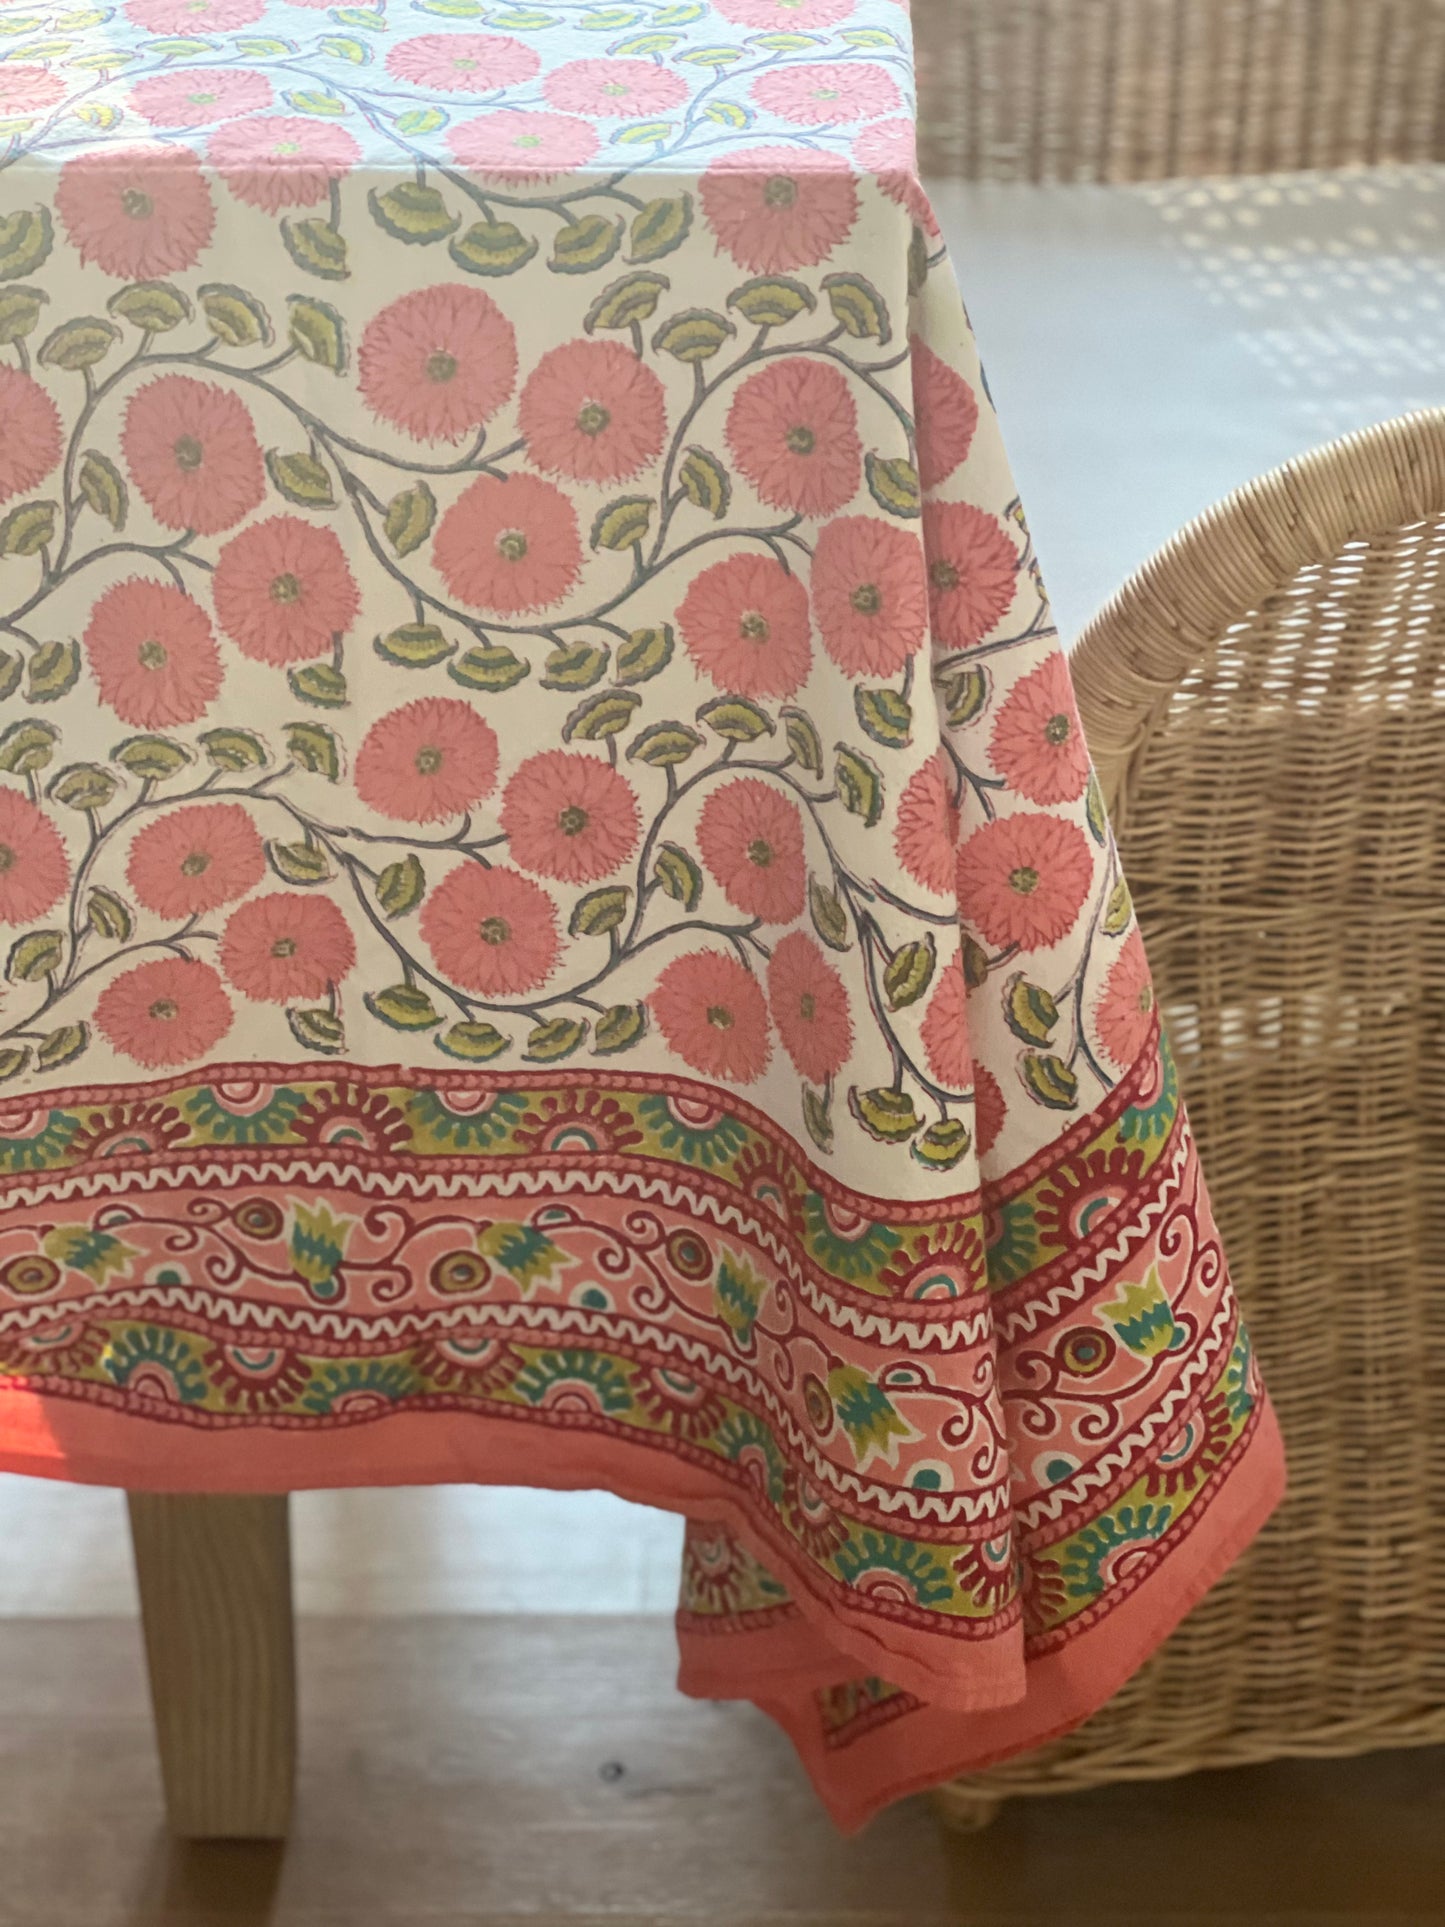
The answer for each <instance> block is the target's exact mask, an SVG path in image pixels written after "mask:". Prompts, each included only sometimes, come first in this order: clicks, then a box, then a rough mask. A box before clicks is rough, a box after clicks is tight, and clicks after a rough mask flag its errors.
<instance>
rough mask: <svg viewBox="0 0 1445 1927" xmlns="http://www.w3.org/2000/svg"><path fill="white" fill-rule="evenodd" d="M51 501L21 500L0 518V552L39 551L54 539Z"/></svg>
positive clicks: (54, 507) (54, 511) (55, 507)
mask: <svg viewBox="0 0 1445 1927" xmlns="http://www.w3.org/2000/svg"><path fill="white" fill-rule="evenodd" d="M58 510H59V504H58V503H55V502H22V503H21V504H20V506H19V508H13V509H11V511H10V513H9V514H8V515H7V516H5V518H4V519H3V520H0V556H7V555H15V556H30V555H39V553H40V551H41V550H42V549H43V548H45V547H46V546H47V544H48V543H50V542H53V541H54V539H55V518H56V515H57V513H58Z"/></svg>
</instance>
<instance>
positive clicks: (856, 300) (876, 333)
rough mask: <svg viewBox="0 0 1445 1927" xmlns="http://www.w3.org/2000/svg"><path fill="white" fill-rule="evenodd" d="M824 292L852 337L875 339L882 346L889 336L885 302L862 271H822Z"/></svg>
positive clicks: (845, 329) (838, 318)
mask: <svg viewBox="0 0 1445 1927" xmlns="http://www.w3.org/2000/svg"><path fill="white" fill-rule="evenodd" d="M823 292H824V294H826V295H827V297H828V306H829V307H830V308H831V309H832V310H833V319H834V320H835V321H836V322H838V324H839V325H840V327H841V328H842V329H843V331H844V333H845V334H849V335H851V336H852V337H853V339H854V340H855V341H876V342H877V343H878V344H879V346H880V347H881V346H882V345H883V344H884V343H886V342H888V341H891V340H892V338H893V324H892V322H891V321H890V320H889V318H888V303H887V302H886V301H885V300H884V299H883V297H882V295H881V294H879V292H878V290H877V289H876V288H875V287H874V285H873V283H872V282H871V281H867V280H865V279H864V277H863V276H862V275H861V274H825V275H824V276H823Z"/></svg>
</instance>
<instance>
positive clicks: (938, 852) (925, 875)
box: [893, 750, 958, 897]
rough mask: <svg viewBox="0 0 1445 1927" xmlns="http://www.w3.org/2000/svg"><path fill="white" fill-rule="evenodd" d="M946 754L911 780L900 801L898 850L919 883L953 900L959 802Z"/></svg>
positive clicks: (932, 759)
mask: <svg viewBox="0 0 1445 1927" xmlns="http://www.w3.org/2000/svg"><path fill="white" fill-rule="evenodd" d="M951 768H952V766H951V764H949V762H948V761H947V759H946V757H945V754H944V752H943V751H942V750H938V751H937V752H936V753H935V754H934V755H932V756H930V757H929V759H928V761H927V762H926V763H925V764H924V765H923V767H922V768H921V769H919V770H915V772H914V773H913V775H912V776H910V777H909V779H908V783H907V786H906V788H905V789H904V791H903V794H902V796H901V797H900V798H899V799H898V816H897V820H896V824H895V827H894V831H893V848H894V851H895V853H896V854H897V857H898V861H899V862H900V863H901V864H902V865H903V868H904V870H905V871H906V872H907V874H908V875H909V876H911V877H912V878H913V881H914V882H915V883H921V884H922V885H923V887H924V889H925V890H931V891H932V892H933V893H934V895H935V896H940V897H943V896H952V894H953V884H954V868H955V865H956V863H957V861H958V797H957V794H956V787H955V785H954V783H953V781H952V779H951Z"/></svg>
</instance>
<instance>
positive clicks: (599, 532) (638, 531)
mask: <svg viewBox="0 0 1445 1927" xmlns="http://www.w3.org/2000/svg"><path fill="white" fill-rule="evenodd" d="M651 523H652V497H651V496H650V495H624V496H622V497H621V498H620V499H619V500H618V501H616V502H609V503H608V505H607V506H606V508H602V509H599V510H598V511H597V514H596V516H595V517H594V518H593V522H592V546H593V548H594V549H631V548H635V547H636V546H637V544H638V543H639V542H642V541H643V540H645V538H646V535H647V531H648V529H649V527H650V526H651Z"/></svg>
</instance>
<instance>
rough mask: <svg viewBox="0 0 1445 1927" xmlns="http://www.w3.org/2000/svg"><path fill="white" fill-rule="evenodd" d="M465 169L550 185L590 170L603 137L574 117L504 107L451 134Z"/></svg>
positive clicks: (504, 178) (454, 148)
mask: <svg viewBox="0 0 1445 1927" xmlns="http://www.w3.org/2000/svg"><path fill="white" fill-rule="evenodd" d="M447 140H448V142H449V143H450V145H451V150H452V152H453V153H454V154H455V155H456V157H457V159H458V160H459V161H460V162H461V164H462V166H463V167H474V168H476V169H477V171H478V172H479V173H482V174H492V175H495V176H496V177H497V178H498V179H500V180H511V181H544V180H546V179H547V178H548V176H549V175H552V174H563V173H566V171H567V170H568V169H569V168H575V167H585V166H586V165H587V163H588V161H590V160H591V159H592V156H593V155H594V154H595V153H596V152H597V135H596V133H595V131H594V130H593V128H592V127H590V126H589V125H588V123H587V122H586V121H585V120H578V119H576V118H575V117H574V116H573V115H570V114H529V113H523V112H522V111H520V110H519V109H517V108H514V107H501V108H498V109H497V111H496V113H494V114H483V115H482V116H481V117H480V119H478V120H468V121H463V122H462V124H461V126H460V127H453V128H452V129H451V130H450V131H449V132H448V134H447Z"/></svg>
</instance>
